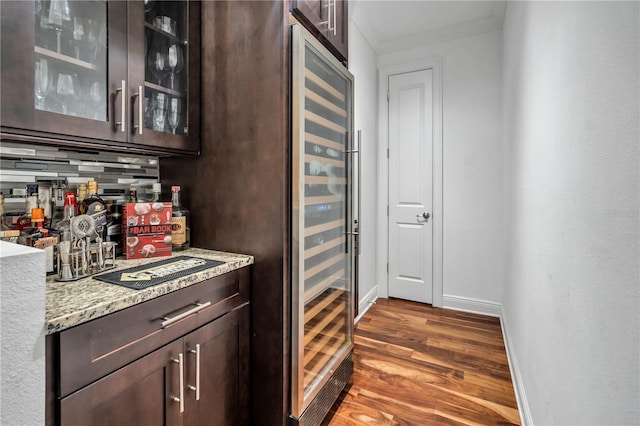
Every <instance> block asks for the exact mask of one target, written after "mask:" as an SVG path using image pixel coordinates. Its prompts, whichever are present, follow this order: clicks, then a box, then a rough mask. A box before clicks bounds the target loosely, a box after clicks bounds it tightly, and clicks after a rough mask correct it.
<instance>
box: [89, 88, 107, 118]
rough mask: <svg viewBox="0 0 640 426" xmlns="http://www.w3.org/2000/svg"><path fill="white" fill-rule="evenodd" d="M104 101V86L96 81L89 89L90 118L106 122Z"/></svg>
mask: <svg viewBox="0 0 640 426" xmlns="http://www.w3.org/2000/svg"><path fill="white" fill-rule="evenodd" d="M103 99H104V96H103V90H102V86H101V85H100V82H98V81H94V82H93V83H92V84H91V86H90V87H89V103H90V106H91V112H90V115H89V116H90V118H93V119H95V120H106V115H105V108H106V107H105V105H104V100H103ZM88 114H89V113H88Z"/></svg>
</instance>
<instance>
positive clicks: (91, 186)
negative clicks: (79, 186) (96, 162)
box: [87, 180, 98, 194]
mask: <svg viewBox="0 0 640 426" xmlns="http://www.w3.org/2000/svg"><path fill="white" fill-rule="evenodd" d="M87 189H88V190H89V194H97V193H98V182H97V181H95V180H90V181H89V182H87Z"/></svg>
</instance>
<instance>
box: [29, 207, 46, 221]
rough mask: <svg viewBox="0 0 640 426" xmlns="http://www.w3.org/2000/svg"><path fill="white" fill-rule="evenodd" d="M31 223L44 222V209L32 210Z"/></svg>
mask: <svg viewBox="0 0 640 426" xmlns="http://www.w3.org/2000/svg"><path fill="white" fill-rule="evenodd" d="M31 222H44V209H41V208H35V209H31Z"/></svg>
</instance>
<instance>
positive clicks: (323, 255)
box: [291, 24, 357, 426]
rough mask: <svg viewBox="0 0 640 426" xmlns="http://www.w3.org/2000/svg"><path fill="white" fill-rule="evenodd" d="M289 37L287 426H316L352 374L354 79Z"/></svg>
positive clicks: (312, 44) (310, 45) (311, 43)
mask: <svg viewBox="0 0 640 426" xmlns="http://www.w3.org/2000/svg"><path fill="white" fill-rule="evenodd" d="M291 31H292V98H291V115H292V116H291V118H292V121H291V123H292V124H291V125H292V166H291V167H292V185H293V188H292V202H293V209H292V212H293V213H292V232H291V235H292V239H293V241H292V244H291V247H292V253H291V258H292V262H291V263H292V273H291V281H292V295H291V296H292V297H291V300H292V309H291V336H292V337H291V340H292V342H291V345H292V350H291V357H292V359H291V368H292V372H291V380H292V385H291V417H292V419H293V422H294V424H299V425H308V426H315V425H319V424H320V423H321V422H322V420H323V419H324V417H325V416H326V414H327V413H328V412H329V409H330V408H331V406H332V404H333V403H334V402H335V401H336V399H337V397H338V396H339V394H340V392H341V391H342V389H343V388H344V387H345V385H346V384H347V383H348V381H349V379H350V377H351V373H352V371H353V316H354V297H353V290H354V284H355V277H354V270H355V268H354V262H355V260H356V257H355V256H356V253H355V248H356V245H357V229H356V226H355V225H356V224H357V222H356V219H357V218H356V217H354V207H356V203H354V196H353V194H354V191H353V188H354V173H353V170H354V167H353V165H354V164H355V160H354V159H355V158H356V156H357V152H356V151H355V150H354V149H353V132H352V128H353V113H352V110H353V76H352V75H351V74H350V73H349V71H348V70H347V69H346V68H345V67H344V66H343V65H342V64H341V63H340V62H338V61H337V60H336V59H335V58H334V57H333V56H332V55H331V54H330V53H329V52H328V51H327V50H326V49H325V48H324V47H323V46H322V45H320V44H319V43H318V41H317V40H316V39H314V38H313V37H312V36H311V35H310V34H309V33H308V32H307V31H306V30H305V29H304V28H302V27H301V26H300V25H299V24H295V25H293V26H292V27H291Z"/></svg>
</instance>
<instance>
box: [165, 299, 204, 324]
mask: <svg viewBox="0 0 640 426" xmlns="http://www.w3.org/2000/svg"><path fill="white" fill-rule="evenodd" d="M195 305H196V306H195V307H194V308H191V309H189V310H188V311H185V312H183V313H181V314H178V315H176V316H175V317H171V318H168V317H162V319H163V320H164V321H162V324H161V326H162V328H165V327H166V326H168V325H171V324H173V323H174V322H176V321H180V320H181V319H183V318H186V317H188V316H189V315H191V314H195V313H196V312H198V311H201V310H202V309H204V308H206V307H207V306H211V302H206V303H195Z"/></svg>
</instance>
